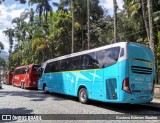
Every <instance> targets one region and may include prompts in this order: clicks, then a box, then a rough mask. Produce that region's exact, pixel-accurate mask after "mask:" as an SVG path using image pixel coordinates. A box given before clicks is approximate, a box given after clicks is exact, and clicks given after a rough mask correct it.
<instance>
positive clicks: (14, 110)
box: [0, 107, 33, 114]
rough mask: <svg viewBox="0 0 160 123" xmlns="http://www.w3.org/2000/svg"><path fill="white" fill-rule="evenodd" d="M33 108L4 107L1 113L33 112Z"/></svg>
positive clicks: (0, 110)
mask: <svg viewBox="0 0 160 123" xmlns="http://www.w3.org/2000/svg"><path fill="white" fill-rule="evenodd" d="M32 112H33V110H30V109H27V108H25V107H22V108H2V109H0V114H31V113H32Z"/></svg>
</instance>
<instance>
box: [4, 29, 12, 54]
mask: <svg viewBox="0 0 160 123" xmlns="http://www.w3.org/2000/svg"><path fill="white" fill-rule="evenodd" d="M3 33H4V34H5V35H6V36H8V37H9V44H10V47H9V53H11V52H12V47H13V37H14V30H13V29H11V28H9V29H6V30H4V31H3Z"/></svg>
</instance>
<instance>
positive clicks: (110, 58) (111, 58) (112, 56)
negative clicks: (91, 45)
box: [97, 47, 120, 68]
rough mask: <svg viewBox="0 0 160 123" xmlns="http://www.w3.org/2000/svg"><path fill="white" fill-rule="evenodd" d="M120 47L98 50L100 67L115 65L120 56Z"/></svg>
mask: <svg viewBox="0 0 160 123" xmlns="http://www.w3.org/2000/svg"><path fill="white" fill-rule="evenodd" d="M119 52H120V47H113V48H110V49H106V50H101V51H98V52H97V60H98V63H99V67H100V68H104V67H107V66H110V65H113V64H115V63H116V62H117V60H118V57H119Z"/></svg>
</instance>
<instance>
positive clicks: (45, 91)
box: [43, 84, 49, 94]
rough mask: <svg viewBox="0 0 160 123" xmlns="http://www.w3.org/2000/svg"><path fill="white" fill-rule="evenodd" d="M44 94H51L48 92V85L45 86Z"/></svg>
mask: <svg viewBox="0 0 160 123" xmlns="http://www.w3.org/2000/svg"><path fill="white" fill-rule="evenodd" d="M43 93H44V94H48V93H49V92H48V91H47V85H46V84H45V85H44V86H43Z"/></svg>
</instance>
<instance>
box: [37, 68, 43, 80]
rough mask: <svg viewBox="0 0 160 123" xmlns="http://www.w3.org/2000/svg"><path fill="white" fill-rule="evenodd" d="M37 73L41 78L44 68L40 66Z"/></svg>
mask: <svg viewBox="0 0 160 123" xmlns="http://www.w3.org/2000/svg"><path fill="white" fill-rule="evenodd" d="M37 73H38V76H39V78H41V77H42V73H43V68H42V67H39V68H38V69H37Z"/></svg>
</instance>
